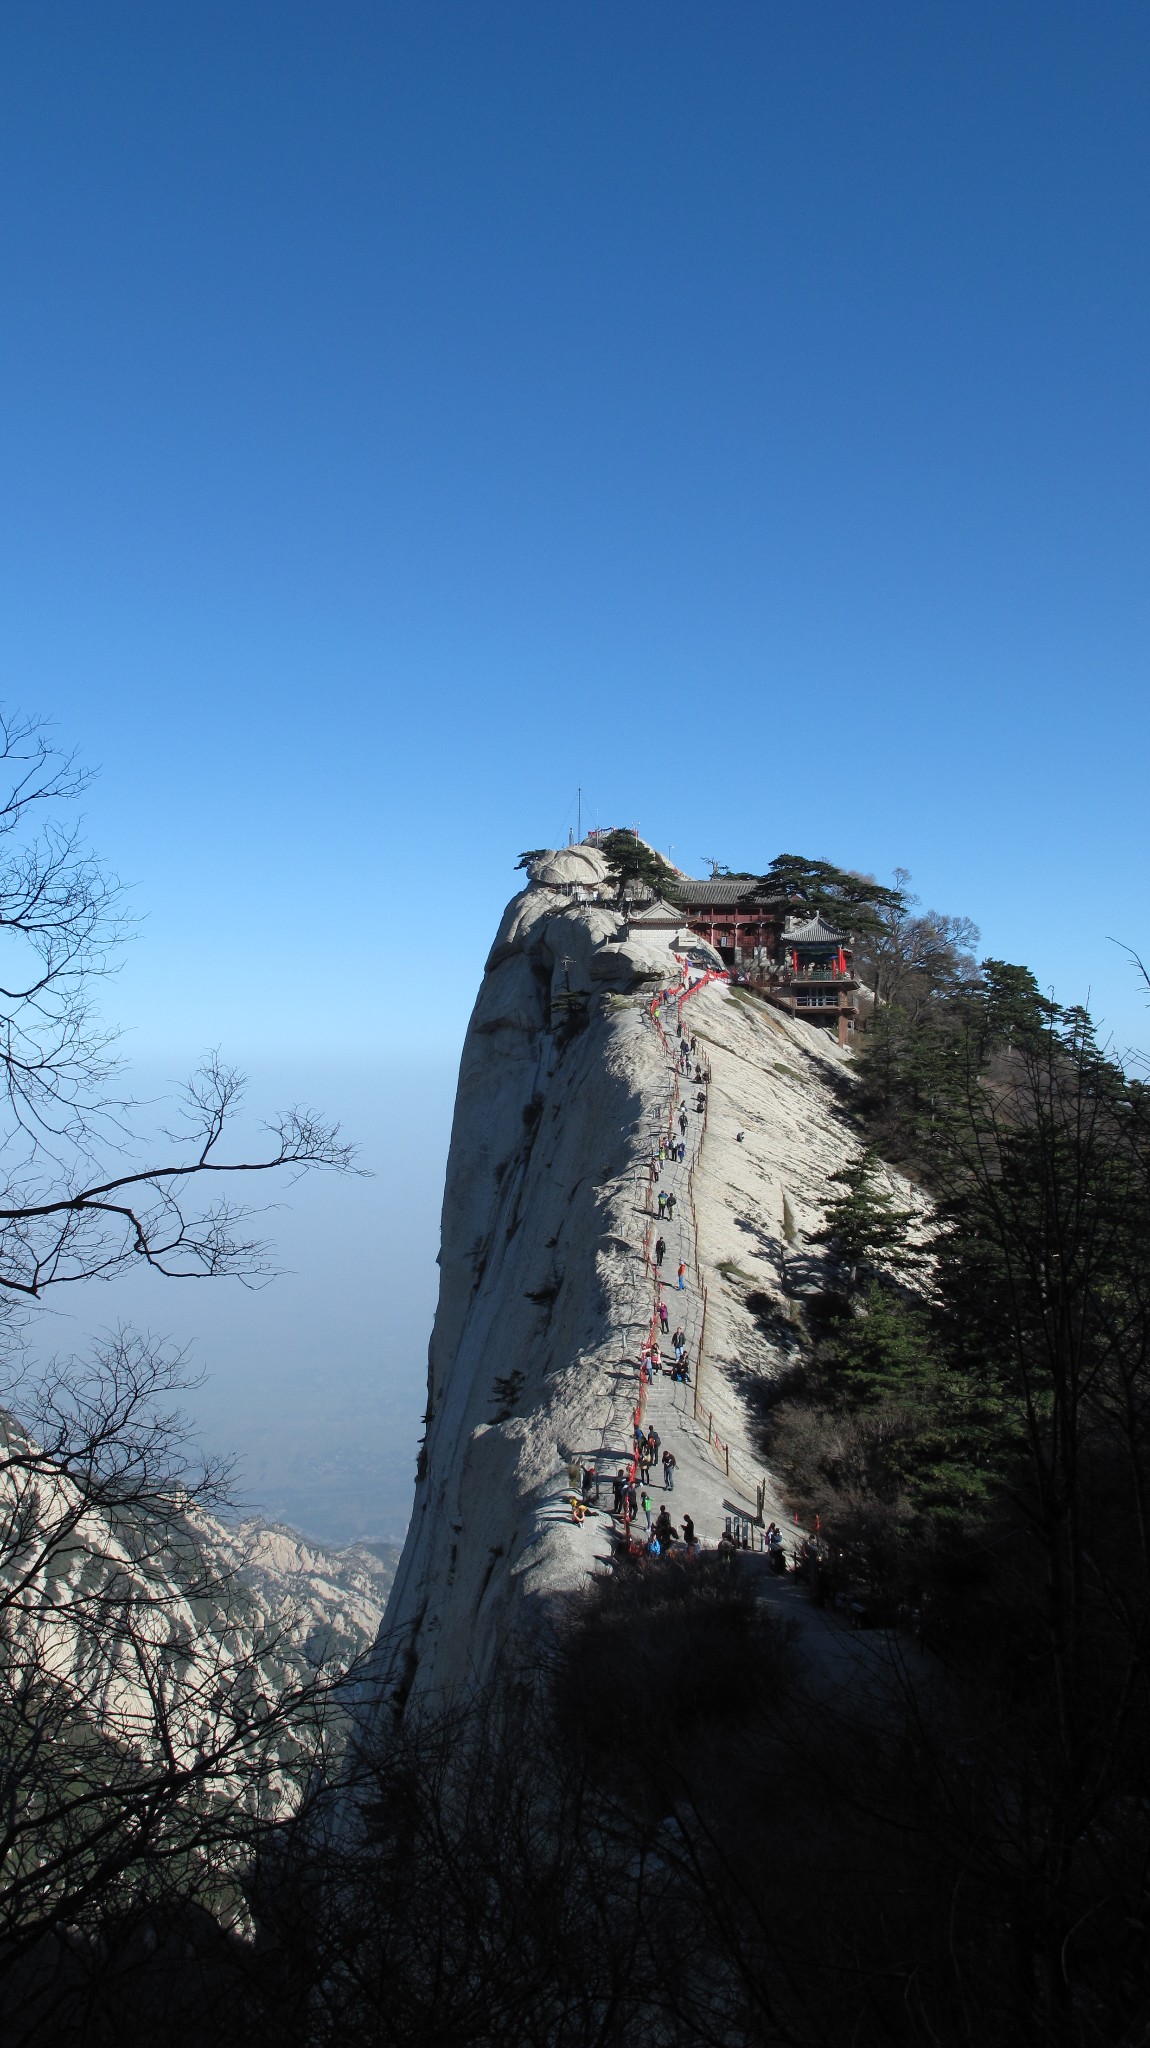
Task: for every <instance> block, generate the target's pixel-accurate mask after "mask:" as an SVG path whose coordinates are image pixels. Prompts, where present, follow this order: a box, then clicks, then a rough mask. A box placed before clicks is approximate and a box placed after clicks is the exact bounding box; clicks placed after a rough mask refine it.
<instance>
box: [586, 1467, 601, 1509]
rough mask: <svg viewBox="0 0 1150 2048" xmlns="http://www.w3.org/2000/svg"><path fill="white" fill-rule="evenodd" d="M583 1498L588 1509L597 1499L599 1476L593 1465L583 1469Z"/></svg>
mask: <svg viewBox="0 0 1150 2048" xmlns="http://www.w3.org/2000/svg"><path fill="white" fill-rule="evenodd" d="M583 1498H584V1500H585V1501H586V1502H587V1504H588V1506H589V1507H590V1506H592V1505H593V1504H594V1503H595V1502H596V1501H597V1500H598V1498H599V1474H598V1473H597V1471H596V1470H595V1467H594V1465H584V1467H583Z"/></svg>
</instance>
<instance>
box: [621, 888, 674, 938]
mask: <svg viewBox="0 0 1150 2048" xmlns="http://www.w3.org/2000/svg"><path fill="white" fill-rule="evenodd" d="M682 922H683V913H682V910H676V909H675V907H674V905H673V904H671V903H665V902H664V901H663V898H662V897H661V896H657V897H656V898H655V901H654V902H653V903H646V904H644V906H643V908H642V910H636V911H635V912H633V913H632V912H630V911H629V912H628V914H627V923H628V924H629V925H631V926H633V927H634V926H637V927H638V929H639V930H640V931H650V930H651V929H652V927H654V928H655V929H657V930H663V929H666V930H667V931H670V930H671V928H672V927H674V929H675V931H678V929H679V926H680V925H681V924H682Z"/></svg>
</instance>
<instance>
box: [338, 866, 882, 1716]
mask: <svg viewBox="0 0 1150 2048" xmlns="http://www.w3.org/2000/svg"><path fill="white" fill-rule="evenodd" d="M601 871H602V863H601V858H600V856H599V855H598V854H596V853H595V852H594V850H593V849H592V848H588V847H577V848H573V849H567V850H564V851H562V852H560V853H553V854H543V855H539V856H537V857H536V858H535V860H534V862H533V864H532V867H531V869H530V880H529V883H528V886H527V888H526V889H524V890H523V891H522V893H521V894H520V895H518V896H516V897H515V898H514V899H513V900H512V902H511V903H510V904H509V905H508V907H507V910H506V912H505V913H504V916H503V918H502V920H501V922H500V926H499V930H498V933H497V935H496V938H495V942H494V944H493V946H492V949H491V954H490V957H489V960H488V964H487V969H486V972H485V975H484V979H483V983H482V986H481V988H480V991H479V995H478V998H477V1001H476V1004H475V1010H474V1013H473V1016H472V1019H471V1024H470V1027H469V1030H468V1033H467V1038H466V1042H465V1045H464V1050H463V1057H462V1062H461V1067H460V1075H459V1089H458V1096H457V1100H456V1106H455V1121H454V1126H453V1131H452V1140H451V1151H450V1157H449V1162H448V1170H447V1181H446V1188H445V1194H444V1204H443V1226H442V1246H441V1252H440V1267H441V1282H440V1297H439V1307H438V1312H437V1314H436V1319H435V1327H434V1333H433V1336H432V1340H431V1347H430V1364H429V1376H428V1411H427V1427H426V1436H425V1441H424V1444H423V1448H422V1452H421V1457H420V1468H419V1478H418V1481H417V1485H416V1493H415V1503H414V1508H413V1513H412V1519H411V1525H410V1529H409V1532H408V1536H407V1541H406V1544H405V1546H404V1551H403V1556H402V1559H401V1562H400V1566H399V1569H398V1572H397V1575H396V1580H395V1585H394V1587H393V1590H392V1595H391V1599H390V1602H389V1605H388V1609H387V1614H386V1617H385V1622H384V1627H383V1630H382V1632H381V1636H380V1642H379V1647H378V1651H377V1655H376V1659H375V1665H374V1671H373V1675H372V1680H371V1687H370V1693H371V1698H372V1701H373V1702H374V1707H375V1710H376V1711H378V1712H379V1713H381V1714H382V1715H384V1716H385V1717H387V1716H388V1715H389V1714H391V1713H394V1712H395V1711H397V1710H398V1709H400V1708H403V1707H404V1706H405V1705H406V1704H407V1703H414V1704H419V1703H420V1702H422V1703H424V1704H435V1703H439V1702H442V1701H443V1700H445V1699H447V1698H449V1697H458V1696H459V1694H460V1692H461V1690H464V1689H466V1688H467V1687H468V1686H470V1685H472V1684H474V1683H476V1682H479V1683H482V1682H483V1681H485V1680H486V1679H488V1678H489V1677H490V1676H491V1675H492V1673H493V1672H494V1671H495V1670H496V1669H497V1668H499V1666H500V1664H501V1661H502V1660H504V1659H505V1657H506V1654H507V1652H508V1649H509V1646H511V1645H512V1643H514V1650H515V1654H516V1655H518V1654H521V1653H522V1652H523V1651H524V1650H526V1653H527V1654H528V1655H530V1646H531V1643H532V1640H533V1634H532V1632H533V1630H534V1629H536V1628H537V1626H538V1625H539V1624H541V1623H542V1621H543V1620H544V1618H545V1616H546V1614H547V1613H548V1610H549V1605H550V1603H552V1602H554V1600H555V1599H556V1598H557V1596H560V1595H562V1594H564V1593H567V1592H569V1591H571V1590H572V1589H574V1588H576V1587H578V1586H579V1585H580V1584H582V1583H583V1582H584V1581H585V1580H586V1578H587V1576H588V1575H589V1574H591V1573H593V1572H595V1571H599V1570H603V1569H605V1568H606V1567H607V1565H608V1563H609V1560H610V1556H611V1527H610V1519H609V1516H608V1515H607V1514H600V1515H597V1516H593V1517H591V1518H590V1519H589V1520H588V1521H587V1522H586V1523H585V1524H583V1526H582V1527H579V1526H576V1525H575V1523H574V1522H573V1521H572V1519H571V1515H570V1508H569V1492H570V1487H571V1483H572V1481H571V1474H570V1473H569V1467H570V1468H571V1471H572V1472H573V1471H574V1468H575V1467H576V1465H578V1464H579V1463H586V1462H587V1461H588V1460H591V1459H593V1460H595V1461H596V1462H597V1464H598V1468H599V1470H600V1472H601V1473H602V1474H604V1475H605V1476H608V1475H609V1474H610V1473H611V1472H613V1471H614V1470H615V1469H616V1467H617V1465H618V1463H619V1462H620V1460H621V1458H622V1456H623V1454H624V1453H625V1452H626V1451H627V1449H628V1446H629V1443H630V1437H631V1422H632V1415H633V1408H634V1402H635V1397H636V1392H637V1386H638V1360H639V1352H640V1347H641V1344H642V1342H643V1340H644V1338H645V1336H646V1335H647V1332H648V1330H649V1327H650V1321H651V1316H652V1312H653V1308H654V1303H655V1283H654V1279H653V1275H652V1272H651V1269H650V1268H649V1266H648V1265H647V1264H646V1262H645V1259H644V1256H643V1244H644V1232H645V1230H646V1229H647V1226H648V1224H649V1223H650V1222H651V1217H650V1215H649V1212H648V1203H649V1202H653V1200H654V1196H653V1195H650V1194H649V1175H648V1168H649V1163H650V1161H651V1159H652V1157H653V1154H654V1151H655V1149H656V1147H657V1145H658V1140H659V1137H660V1135H661V1134H664V1133H666V1131H667V1129H668V1118H669V1115H670V1114H671V1113H672V1106H673V1113H674V1116H675V1118H676V1126H675V1130H674V1133H673V1135H674V1136H675V1137H676V1138H678V1136H679V1130H678V1124H677V1118H678V1115H679V1102H680V1099H681V1100H682V1101H683V1103H684V1104H685V1109H684V1112H683V1113H684V1114H685V1115H686V1117H687V1123H688V1135H687V1139H686V1144H687V1158H686V1161H685V1163H684V1164H683V1165H681V1166H680V1165H678V1164H675V1165H674V1166H668V1167H666V1168H665V1169H664V1171H663V1175H662V1179H661V1181H660V1184H659V1185H660V1186H661V1187H662V1188H663V1189H664V1190H668V1191H671V1192H674V1193H675V1195H676V1212H675V1217H674V1221H673V1223H670V1224H668V1225H666V1226H665V1229H664V1233H663V1234H664V1235H665V1238H666V1242H667V1253H666V1257H665V1260H664V1266H663V1272H664V1274H665V1275H667V1280H668V1287H667V1296H666V1298H667V1302H668V1309H669V1314H670V1317H671V1319H672V1328H673V1327H674V1326H675V1324H676V1323H678V1322H682V1324H683V1327H684V1330H685V1332H686V1337H687V1346H688V1357H689V1358H690V1359H691V1360H692V1362H693V1364H694V1366H695V1374H696V1383H695V1384H694V1385H692V1386H684V1385H682V1384H673V1383H672V1382H671V1381H670V1380H669V1379H668V1378H667V1377H666V1376H662V1377H660V1378H658V1379H656V1381H655V1384H654V1387H653V1388H652V1390H651V1393H650V1396H649V1406H648V1419H649V1420H651V1421H654V1423H655V1426H656V1427H657V1429H658V1430H659V1432H660V1435H661V1436H662V1438H663V1441H664V1444H665V1445H667V1446H668V1447H670V1448H672V1449H673V1450H674V1453H675V1457H676V1460H677V1470H676V1480H677V1484H676V1489H675V1492H674V1494H673V1495H671V1496H670V1497H669V1502H668V1504H669V1505H670V1506H671V1507H672V1509H673V1511H674V1512H675V1513H681V1512H682V1510H683V1509H684V1508H689V1510H690V1512H691V1514H692V1515H693V1517H694V1521H695V1524H696V1528H697V1529H698V1531H699V1534H700V1535H701V1536H702V1537H703V1538H704V1540H705V1541H709V1542H712V1543H713V1542H714V1541H716V1540H717V1538H718V1535H719V1534H720V1533H721V1530H722V1527H723V1523H724V1519H725V1517H726V1516H727V1515H728V1514H730V1513H731V1512H732V1511H735V1512H742V1513H746V1512H753V1511H754V1509H755V1507H756V1505H757V1502H758V1499H759V1498H760V1495H759V1489H760V1488H761V1489H763V1495H762V1497H763V1498H765V1502H766V1507H767V1511H768V1512H771V1510H772V1507H773V1508H774V1509H775V1511H776V1512H778V1511H780V1510H779V1504H778V1497H777V1494H776V1492H775V1489H774V1486H773V1482H772V1479H771V1476H770V1474H769V1473H765V1472H764V1470H763V1467H762V1463H761V1460H760V1458H759V1457H758V1456H757V1454H756V1450H755V1445H754V1441H753V1430H752V1414H753V1407H754V1392H755V1385H756V1382H760V1381H762V1380H764V1379H770V1378H772V1377H773V1376H775V1375H777V1374H778V1373H779V1371H780V1370H781V1369H783V1368H784V1367H785V1365H786V1361H787V1357H788V1354H789V1351H790V1348H791V1346H792V1344H793V1342H794V1307H793V1299H792V1287H791V1281H792V1279H793V1280H795V1281H796V1282H797V1280H798V1278H799V1273H800V1270H804V1271H805V1270H806V1267H807V1265H808V1264H809V1262H810V1261H811V1260H812V1259H817V1258H818V1257H819V1252H818V1249H817V1248H816V1247H811V1246H807V1245H805V1244H804V1237H805V1235H806V1233H808V1232H809V1231H812V1230H813V1229H814V1228H816V1227H817V1225H818V1223H819V1222H820V1221H821V1217H822V1211H823V1207H824V1204H825V1202H826V1200H827V1199H828V1187H827V1180H828V1176H829V1175H830V1174H831V1173H832V1172H834V1171H835V1170H836V1169H838V1168H839V1167H841V1166H842V1165H843V1164H844V1162H845V1161H846V1160H847V1159H848V1158H849V1157H850V1156H851V1155H852V1154H853V1152H854V1151H855V1150H856V1149H857V1141H856V1140H855V1138H854V1137H853V1135H852V1133H851V1130H850V1126H849V1121H848V1118H847V1116H846V1114H845V1112H844V1107H843V1098H842V1091H843V1090H844V1089H849V1087H850V1086H851V1075H850V1061H851V1055H850V1054H849V1052H845V1051H840V1049H839V1048H838V1047H837V1045H836V1044H835V1043H834V1042H833V1040H832V1039H831V1038H830V1036H829V1034H825V1033H823V1032H820V1031H818V1030H816V1029H814V1028H812V1027H810V1026H808V1025H806V1024H802V1023H799V1022H797V1021H794V1020H792V1019H790V1018H787V1017H785V1016H783V1015H781V1014H779V1013H778V1012H775V1011H773V1010H771V1009H770V1008H769V1007H768V1006H767V1005H765V1004H764V1003H763V1002H761V1001H759V1000H758V999H756V998H755V997H752V996H751V995H749V994H747V993H746V992H744V991H742V990H732V989H729V988H728V987H727V986H726V985H725V984H724V983H721V982H716V983H712V984H711V985H710V986H707V987H706V988H704V989H702V990H701V991H700V992H699V993H697V994H694V995H692V996H691V997H690V998H689V999H688V1001H687V1002H686V1004H685V1005H684V1007H683V1010H682V1013H681V1014H682V1020H683V1023H684V1028H685V1030H686V1031H687V1033H688V1035H690V1034H694V1035H695V1037H696V1039H697V1042H698V1043H697V1052H696V1059H697V1061H700V1062H702V1063H703V1064H704V1065H705V1066H706V1067H708V1068H709V1070H710V1072H711V1076H712V1079H711V1085H710V1089H709V1091H708V1092H709V1098H710V1101H709V1112H708V1118H707V1123H706V1130H705V1134H704V1132H703V1118H702V1117H701V1116H700V1115H699V1113H698V1108H697V1103H698V1092H699V1091H698V1086H697V1084H695V1083H693V1082H692V1083H690V1084H688V1083H685V1082H682V1081H680V1079H679V1077H678V1076H677V1075H676V1072H675V1068H674V1060H673V1056H672V1055H669V1054H668V1052H667V1051H666V1049H665V1047H664V1045H663V1043H662V1042H661V1040H660V1037H659V1034H658V1032H657V1030H656V1028H655V1026H654V1024H653V1022H652V1020H651V1017H650V1014H649V1008H650V1003H651V999H652V996H653V995H657V994H658V992H659V991H660V990H661V989H662V988H664V987H666V986H667V985H668V984H670V983H672V982H677V981H678V979H679V974H680V964H679V962H678V961H677V960H676V957H675V954H674V953H673V951H672V946H673V944H674V943H676V935H675V934H668V933H667V932H665V931H664V932H654V931H652V932H643V931H642V930H641V929H639V928H638V927H636V928H635V929H631V930H629V928H628V925H627V922H626V919H625V917H624V916H623V915H622V914H621V913H620V912H619V911H618V910H617V909H616V908H615V907H614V906H613V905H612V904H611V903H610V902H609V901H606V900H604V901H591V900H587V898H586V897H582V898H581V897H580V896H578V895H575V894H572V893H570V892H571V889H572V885H573V884H576V883H578V884H579V885H580V887H582V888H585V889H591V888H594V887H595V886H596V883H597V882H598V881H600V880H601ZM564 890H566V891H567V892H568V893H566V894H564V893H562V892H563V891H564ZM604 894H606V892H604ZM692 949H693V952H694V954H695V958H696V962H697V965H696V967H695V969H694V972H695V973H698V972H700V971H701V968H702V967H703V966H704V965H706V964H707V962H708V960H709V961H710V962H711V963H713V965H715V966H716V967H717V966H718V965H719V962H718V960H717V957H716V956H714V955H712V954H710V953H709V949H708V948H706V947H705V946H701V945H700V944H699V943H698V942H697V941H692ZM666 1015H667V1029H668V1031H669V1033H670V1036H671V1043H672V1045H673V1046H677V1043H678V1041H677V1040H676V1039H675V1037H674V1033H675V1025H676V1017H675V1012H674V1008H673V1005H672V1006H671V1007H670V1008H669V1009H668V1011H667V1013H666ZM740 1132H742V1134H743V1135H742V1137H741V1138H740V1136H739V1133H740ZM689 1176H690V1179H689ZM829 1192H834V1191H833V1190H831V1191H829ZM692 1193H693V1197H694V1201H693V1209H692ZM695 1218H697V1232H696V1229H695V1223H694V1219H695ZM657 1230H658V1225H657V1224H656V1225H655V1226H654V1229H653V1230H652V1236H654V1235H655V1234H656V1232H657ZM680 1259H681V1260H682V1261H683V1262H684V1264H685V1266H686V1268H687V1273H686V1276H685V1286H684V1288H683V1289H682V1290H681V1291H680V1290H679V1289H678V1287H677V1286H676V1283H675V1275H676V1270H677V1267H678V1264H679V1262H680ZM792 1269H793V1270H792ZM704 1288H705V1289H706V1302H707V1313H706V1345H705V1350H704V1355H703V1359H702V1364H701V1367H700V1366H699V1363H698V1359H699V1345H700V1338H701V1336H702V1334H703V1330H702V1322H703V1300H704V1292H703V1291H704ZM610 1499H611V1488H610V1484H609V1479H608V1483H605V1485H604V1488H603V1505H604V1507H605V1508H609V1507H610ZM656 1505H658V1497H657V1499H656Z"/></svg>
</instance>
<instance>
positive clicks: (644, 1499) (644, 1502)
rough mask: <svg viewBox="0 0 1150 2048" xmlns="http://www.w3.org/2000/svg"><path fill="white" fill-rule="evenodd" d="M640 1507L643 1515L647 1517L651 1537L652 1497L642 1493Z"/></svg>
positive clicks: (648, 1531)
mask: <svg viewBox="0 0 1150 2048" xmlns="http://www.w3.org/2000/svg"><path fill="white" fill-rule="evenodd" d="M639 1506H640V1507H641V1508H642V1510H643V1513H644V1515H645V1516H646V1520H647V1533H648V1535H649V1534H650V1531H651V1496H650V1494H649V1493H641V1494H640V1495H639Z"/></svg>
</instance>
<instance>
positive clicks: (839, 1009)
mask: <svg viewBox="0 0 1150 2048" xmlns="http://www.w3.org/2000/svg"><path fill="white" fill-rule="evenodd" d="M751 985H752V987H753V988H756V989H757V990H758V992H759V994H760V995H763V996H765V997H766V998H767V1001H768V1002H771V1003H773V1004H774V1005H775V1007H776V1008H777V1009H780V1010H787V1011H788V1012H789V1013H790V1015H791V1016H793V1017H801V1018H802V1019H803V1020H804V1022H805V1023H807V1024H822V1025H825V1026H826V1027H827V1029H828V1030H835V1031H837V1034H838V1041H839V1044H840V1045H849V1044H850V1042H851V1040H852V1038H853V1037H854V1033H855V1025H856V1022H857V1019H858V1000H857V996H856V991H857V989H858V986H859V984H858V977H857V976H856V974H855V971H854V962H853V958H852V955H851V949H850V933H849V932H845V931H840V930H839V928H838V926H837V925H832V924H827V923H826V921H825V919H824V918H823V916H822V913H821V912H818V913H816V915H815V916H814V917H807V918H788V919H787V920H786V923H785V924H784V926H783V930H782V936H781V939H780V942H779V952H778V958H777V959H776V961H775V962H774V963H773V964H772V965H770V966H766V965H764V966H761V967H760V968H759V970H758V972H756V973H754V974H752V976H751Z"/></svg>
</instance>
